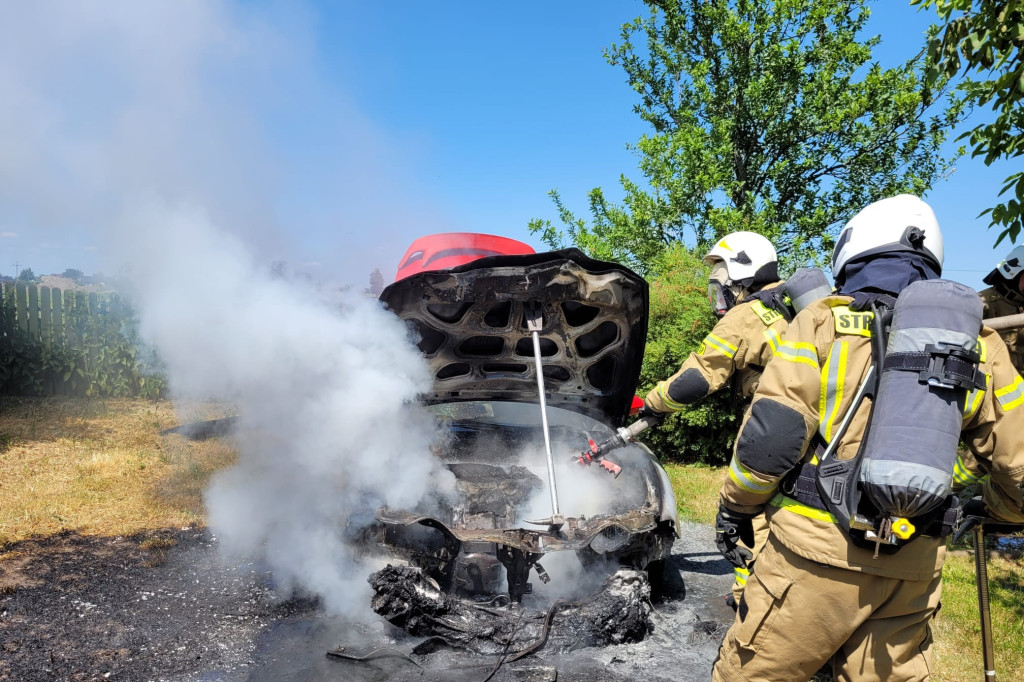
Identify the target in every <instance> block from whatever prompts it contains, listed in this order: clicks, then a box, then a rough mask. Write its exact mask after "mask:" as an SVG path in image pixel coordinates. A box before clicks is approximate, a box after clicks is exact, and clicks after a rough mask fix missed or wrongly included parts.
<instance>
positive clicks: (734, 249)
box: [704, 232, 779, 288]
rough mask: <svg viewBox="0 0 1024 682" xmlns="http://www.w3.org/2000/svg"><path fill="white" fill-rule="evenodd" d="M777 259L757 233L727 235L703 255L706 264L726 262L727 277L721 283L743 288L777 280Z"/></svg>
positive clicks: (772, 248)
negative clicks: (726, 279)
mask: <svg viewBox="0 0 1024 682" xmlns="http://www.w3.org/2000/svg"><path fill="white" fill-rule="evenodd" d="M778 260H779V257H778V255H777V254H776V253H775V247H774V246H772V243H771V242H770V241H768V240H767V239H765V238H764V237H763V236H761V235H759V234H757V233H756V232H733V233H731V234H727V235H725V236H724V237H722V238H721V239H719V240H718V242H717V243H716V244H715V245H714V247H712V249H711V250H710V251H708V253H707V255H706V256H704V262H705V263H710V264H711V265H714V264H715V263H716V262H719V261H721V262H722V263H724V264H725V268H726V271H727V272H728V275H729V278H728V281H725V282H722V284H725V285H731V284H739V285H742V286H743V287H744V288H747V287H749V286H750V285H751V284H768V283H770V282H774V281H776V280H778V278H779V268H778Z"/></svg>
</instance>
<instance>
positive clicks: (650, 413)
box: [636, 403, 668, 424]
mask: <svg viewBox="0 0 1024 682" xmlns="http://www.w3.org/2000/svg"><path fill="white" fill-rule="evenodd" d="M667 416H668V415H667V414H665V413H664V412H658V411H657V410H653V409H651V407H650V405H648V404H647V403H644V406H643V407H641V408H640V411H639V412H637V413H636V418H637V419H643V418H645V417H651V418H653V419H655V420H657V423H659V424H660V423H661V422H663V421H664V420H665V417H667Z"/></svg>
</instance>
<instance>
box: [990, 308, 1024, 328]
mask: <svg viewBox="0 0 1024 682" xmlns="http://www.w3.org/2000/svg"><path fill="white" fill-rule="evenodd" d="M981 322H982V324H984V325H985V326H986V327H988V328H989V329H994V330H995V331H997V332H998V331H1003V330H1005V329H1017V328H1019V327H1024V313H1018V314H1017V315H1006V316H1004V317H990V318H988V319H987V320H982V321H981Z"/></svg>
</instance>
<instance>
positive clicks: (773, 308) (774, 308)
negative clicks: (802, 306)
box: [740, 287, 793, 327]
mask: <svg viewBox="0 0 1024 682" xmlns="http://www.w3.org/2000/svg"><path fill="white" fill-rule="evenodd" d="M782 294H783V292H782V287H774V288H772V289H761V290H760V291H755V292H754V293H752V294H750V295H749V296H747V297H746V298H745V299H743V300H742V301H741V302H740V303H741V304H743V303H750V305H751V307H752V309H753V311H754V314H756V315H757V316H758V317H759V318H761V321H762V322H764V325H765V326H766V327H770V326H771V325H773V324H775V323H776V322H778V321H779V320H785V321H786V322H789V321H791V320H792V319H793V310H792V309H791V308H790V307H789V305H788V304H787V303H786V302H785V300H783V298H782Z"/></svg>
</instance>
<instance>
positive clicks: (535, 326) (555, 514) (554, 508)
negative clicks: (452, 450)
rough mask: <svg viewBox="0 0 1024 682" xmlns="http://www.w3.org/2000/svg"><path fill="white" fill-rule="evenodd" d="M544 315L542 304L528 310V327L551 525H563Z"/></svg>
mask: <svg viewBox="0 0 1024 682" xmlns="http://www.w3.org/2000/svg"><path fill="white" fill-rule="evenodd" d="M543 325H544V317H543V314H542V311H541V307H540V305H534V306H532V307H531V308H530V309H528V310H527V319H526V328H527V329H528V330H529V331H530V333H531V334H532V335H533V361H534V366H535V367H536V370H537V391H538V393H539V394H540V421H541V425H542V427H543V429H544V454H545V455H547V458H548V488H549V489H550V490H551V525H552V526H561V525H562V522H563V521H562V514H561V512H560V511H559V510H558V489H557V488H556V487H555V462H554V459H553V458H552V457H551V434H550V432H549V431H548V406H547V398H546V397H545V396H544V367H543V366H542V365H541V362H540V330H541V328H542V327H543Z"/></svg>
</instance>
